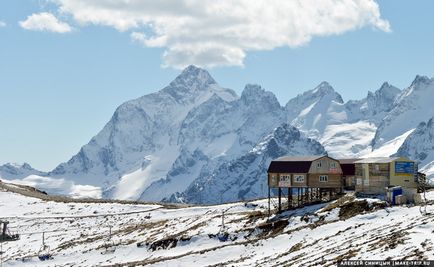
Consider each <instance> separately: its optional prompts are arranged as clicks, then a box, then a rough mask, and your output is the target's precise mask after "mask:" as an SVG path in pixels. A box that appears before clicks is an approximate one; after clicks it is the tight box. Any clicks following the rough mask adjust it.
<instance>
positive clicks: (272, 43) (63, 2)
mask: <svg viewBox="0 0 434 267" xmlns="http://www.w3.org/2000/svg"><path fill="white" fill-rule="evenodd" d="M53 1H54V2H55V3H57V5H58V6H59V11H60V12H61V13H63V14H67V15H71V16H72V18H73V19H74V20H75V21H76V22H78V23H79V24H81V25H82V26H85V25H89V24H93V25H104V26H109V27H113V28H115V29H117V30H119V31H121V32H124V31H132V33H131V35H130V36H131V38H132V40H134V41H138V42H140V43H142V44H143V45H144V46H147V47H163V48H165V49H166V51H165V52H164V55H163V60H164V65H166V66H172V67H176V68H182V67H184V66H186V65H189V64H196V65H199V66H207V67H210V66H211V67H212V66H221V65H238V66H241V65H243V61H244V58H245V56H246V53H247V52H249V51H255V50H256V51H258V50H271V49H274V48H277V47H291V48H294V47H298V46H302V45H305V44H307V43H309V41H310V40H311V39H312V38H314V37H319V36H330V35H338V34H343V33H345V32H348V31H351V30H357V29H359V28H362V27H365V26H371V27H373V28H376V29H379V30H381V31H385V32H388V31H390V25H389V22H388V21H387V20H384V19H382V18H381V15H380V10H379V6H378V4H377V3H376V2H375V0H255V1H251V0H222V1H215V0H158V1H155V0H128V1H113V0H53ZM143 32H145V33H146V34H145V33H143Z"/></svg>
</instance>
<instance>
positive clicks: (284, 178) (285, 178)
mask: <svg viewBox="0 0 434 267" xmlns="http://www.w3.org/2000/svg"><path fill="white" fill-rule="evenodd" d="M290 186H291V175H290V174H281V175H280V178H279V187H290Z"/></svg>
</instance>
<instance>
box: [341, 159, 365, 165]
mask: <svg viewBox="0 0 434 267" xmlns="http://www.w3.org/2000/svg"><path fill="white" fill-rule="evenodd" d="M337 160H338V161H339V163H340V164H354V162H356V161H359V160H361V159H359V158H357V159H337Z"/></svg>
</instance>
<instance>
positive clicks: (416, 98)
mask: <svg viewBox="0 0 434 267" xmlns="http://www.w3.org/2000/svg"><path fill="white" fill-rule="evenodd" d="M433 96H434V79H433V78H431V79H430V78H428V77H426V76H416V78H415V79H414V81H413V82H412V84H411V85H410V86H409V87H408V88H406V89H405V90H403V91H402V92H401V93H400V94H399V95H398V96H397V98H396V99H395V101H394V103H393V108H392V109H391V110H390V112H388V113H387V114H386V116H385V117H384V119H383V120H382V122H381V124H380V125H379V126H378V129H377V131H376V133H375V137H374V140H373V141H372V146H373V148H379V147H381V146H382V145H384V144H385V143H387V142H388V141H390V140H392V139H394V138H396V137H397V136H401V135H403V134H405V133H406V132H408V131H409V130H412V129H415V128H416V127H417V126H418V124H419V123H420V122H423V121H428V120H429V119H430V118H431V117H432V116H433V115H434V105H433V104H432V103H433Z"/></svg>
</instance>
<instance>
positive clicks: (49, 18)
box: [19, 12, 72, 33]
mask: <svg viewBox="0 0 434 267" xmlns="http://www.w3.org/2000/svg"><path fill="white" fill-rule="evenodd" d="M19 24H20V26H21V27H22V28H24V29H26V30H32V31H49V32H57V33H66V32H70V31H72V27H71V26H69V25H68V24H67V23H65V22H62V21H59V20H58V19H57V18H56V17H55V16H54V15H53V14H51V13H48V12H42V13H38V14H32V15H30V16H28V17H27V19H26V20H23V21H20V22H19Z"/></svg>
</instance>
